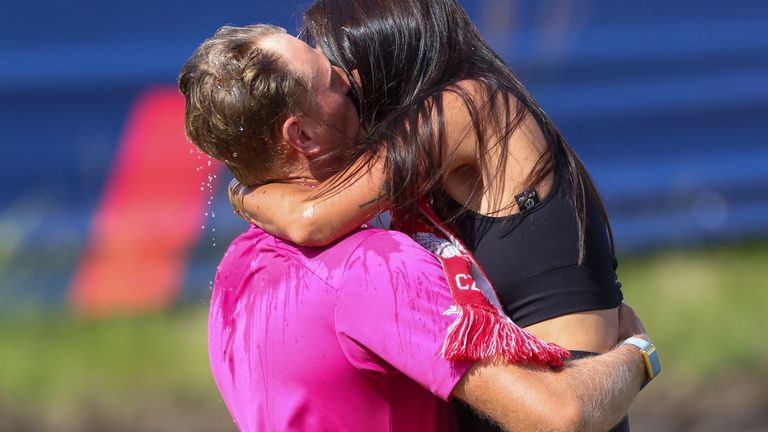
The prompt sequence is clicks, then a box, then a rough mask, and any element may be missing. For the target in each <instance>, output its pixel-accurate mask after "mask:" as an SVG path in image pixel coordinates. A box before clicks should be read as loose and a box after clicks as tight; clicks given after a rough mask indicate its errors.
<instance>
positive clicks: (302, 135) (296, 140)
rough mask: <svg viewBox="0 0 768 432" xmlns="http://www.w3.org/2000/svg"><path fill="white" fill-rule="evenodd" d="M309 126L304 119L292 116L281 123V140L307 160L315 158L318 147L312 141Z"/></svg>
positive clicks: (318, 151)
mask: <svg viewBox="0 0 768 432" xmlns="http://www.w3.org/2000/svg"><path fill="white" fill-rule="evenodd" d="M310 127H311V125H310V124H308V122H307V120H306V119H303V118H300V117H298V116H295V115H292V116H290V117H288V118H287V119H286V120H285V122H284V123H283V139H284V140H285V142H287V143H288V145H290V146H291V147H293V148H294V149H295V150H296V151H298V152H299V153H302V154H303V155H304V156H306V157H307V158H311V157H313V156H317V155H318V154H319V153H320V146H319V145H317V143H316V142H315V140H314V139H312V136H313V134H312V131H311V129H310Z"/></svg>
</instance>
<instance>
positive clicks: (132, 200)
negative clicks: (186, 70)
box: [70, 87, 220, 317]
mask: <svg viewBox="0 0 768 432" xmlns="http://www.w3.org/2000/svg"><path fill="white" fill-rule="evenodd" d="M183 118H184V98H183V97H182V96H181V95H180V94H179V92H178V90H177V89H176V88H174V87H162V88H151V89H148V90H146V91H145V92H143V93H142V94H141V95H140V96H139V97H138V98H137V100H136V102H135V103H134V104H133V106H132V108H131V110H130V113H129V116H128V120H127V123H126V128H125V132H124V134H123V139H122V140H121V143H120V147H119V150H118V153H117V156H116V160H115V161H114V163H113V168H112V170H111V173H110V176H109V178H108V179H107V183H106V185H105V188H104V192H103V197H102V199H101V202H100V204H99V207H98V209H97V210H96V213H95V217H94V220H93V222H92V224H91V232H90V239H89V242H88V246H87V248H86V251H85V253H84V254H83V256H82V257H81V260H80V263H79V265H78V268H77V270H76V272H75V276H74V279H73V282H72V286H71V289H70V300H71V304H72V306H73V308H74V310H75V311H76V313H77V314H79V315H82V316H86V317H100V316H107V315H113V314H124V313H140V312H149V311H154V310H159V309H163V308H166V307H168V306H169V305H171V304H173V303H174V302H175V300H176V298H177V297H178V295H179V292H180V290H181V285H182V282H183V278H184V274H185V267H186V259H187V256H188V253H189V251H190V249H191V247H192V246H194V245H195V244H196V242H197V241H198V240H199V238H200V235H201V234H202V230H201V225H202V224H203V221H204V211H205V203H206V201H207V200H210V198H209V197H210V196H211V195H212V194H213V192H212V190H213V188H214V186H215V185H214V184H213V182H214V181H215V176H213V175H212V174H213V173H214V171H216V170H218V169H219V168H220V165H219V164H210V165H209V164H208V163H207V161H208V160H209V159H208V157H207V156H205V155H202V154H201V153H200V152H198V151H197V150H194V151H191V150H192V149H193V148H194V147H193V146H192V144H190V143H189V141H188V140H187V138H186V136H185V135H184V122H183ZM206 184H208V187H205V188H203V187H201V185H206ZM201 189H204V190H201Z"/></svg>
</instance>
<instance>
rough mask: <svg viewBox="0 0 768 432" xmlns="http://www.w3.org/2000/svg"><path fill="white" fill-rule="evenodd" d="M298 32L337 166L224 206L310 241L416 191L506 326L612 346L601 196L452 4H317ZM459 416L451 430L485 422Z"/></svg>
mask: <svg viewBox="0 0 768 432" xmlns="http://www.w3.org/2000/svg"><path fill="white" fill-rule="evenodd" d="M303 35H304V36H305V37H306V39H308V40H309V41H310V42H314V44H315V45H316V46H317V47H318V49H320V50H321V51H322V52H323V53H324V54H325V55H326V56H327V57H328V58H329V60H330V61H331V63H333V64H335V65H337V66H339V67H340V68H341V69H343V71H344V72H345V74H346V75H347V78H348V79H349V81H350V84H351V88H352V91H351V94H350V96H351V97H353V99H354V100H355V101H356V103H357V105H358V108H359V111H360V119H361V129H362V131H363V134H362V136H361V137H360V139H358V140H356V142H355V143H354V144H352V145H351V146H350V147H348V148H345V149H343V151H342V153H340V154H335V155H330V156H329V158H333V160H338V161H340V165H341V166H337V168H342V172H341V173H340V174H338V175H336V176H334V177H332V178H331V179H330V180H328V181H326V182H324V183H323V184H322V185H320V186H319V187H318V188H316V189H307V188H305V187H302V186H299V185H286V184H268V185H265V186H261V187H259V188H258V189H256V190H255V191H252V192H250V193H248V194H247V195H243V194H241V193H240V192H242V190H243V188H238V187H235V188H234V193H232V194H231V198H232V200H233V204H234V205H235V207H236V208H239V209H240V210H241V212H242V213H245V214H247V218H248V219H250V220H252V221H253V222H254V223H256V224H257V225H259V226H260V227H262V228H263V229H265V230H267V231H270V232H272V233H273V234H275V235H278V236H280V237H284V238H287V239H289V240H291V241H294V242H295V243H299V244H303V245H324V244H328V243H330V242H331V241H333V240H334V239H336V238H339V237H341V236H342V235H344V234H346V233H347V232H349V231H351V230H352V229H354V228H355V227H358V226H359V225H361V224H362V223H364V222H365V221H367V220H368V219H370V218H371V217H372V216H374V215H375V214H377V213H379V212H380V211H382V210H384V209H389V210H391V211H392V214H393V215H394V216H395V218H397V217H398V215H402V214H408V213H410V212H414V211H416V206H417V203H418V201H419V199H421V198H422V197H424V196H426V195H428V196H430V197H431V199H432V203H433V206H434V207H435V209H436V211H437V212H438V214H439V215H440V216H441V217H442V218H443V220H445V221H446V222H447V223H448V225H449V226H450V227H452V228H453V230H454V231H455V232H456V233H457V234H458V235H459V237H460V238H461V239H462V240H463V241H464V243H465V244H466V245H467V246H468V247H469V249H470V250H471V251H472V252H473V253H474V255H475V257H476V258H477V260H478V261H479V262H480V264H481V265H482V266H483V268H484V270H485V272H486V274H487V275H488V277H489V278H490V280H491V282H492V283H493V285H494V287H495V289H496V290H497V292H498V295H499V298H500V299H501V301H502V303H503V306H504V309H505V311H506V313H507V314H508V315H509V316H510V317H511V318H512V319H513V320H514V321H515V322H516V323H517V324H518V325H520V326H525V327H526V328H527V329H528V330H529V331H531V332H532V333H533V334H535V335H536V336H539V337H540V338H542V339H545V340H547V341H551V342H554V343H557V344H559V345H561V346H563V347H565V348H567V349H569V350H571V352H572V353H573V354H574V356H575V357H578V356H580V355H584V353H587V352H602V351H606V350H608V349H610V348H611V347H613V346H614V345H615V344H616V342H617V338H618V315H617V307H618V306H619V304H620V303H621V301H622V295H621V291H620V284H619V283H618V282H617V280H616V273H615V268H616V261H615V258H614V254H613V239H612V235H611V232H610V228H609V224H608V220H607V217H606V214H605V211H604V208H603V205H602V202H601V200H600V197H599V196H598V194H597V192H596V190H595V187H594V185H593V183H592V180H591V179H590V177H589V175H588V173H587V171H586V169H585V168H584V166H583V164H582V163H581V162H580V160H579V158H578V157H577V156H576V154H575V153H574V151H573V150H572V149H571V148H570V147H569V145H568V144H567V143H566V141H565V139H564V138H563V137H562V135H561V134H560V132H559V131H558V130H557V128H556V127H555V125H554V124H553V123H552V121H551V120H550V119H549V118H548V117H547V115H546V114H545V113H544V111H543V110H542V109H541V107H539V105H538V104H537V103H536V101H535V100H534V99H533V97H532V96H531V95H530V94H529V93H528V92H527V90H526V89H525V88H524V87H523V85H522V84H521V83H520V81H519V80H518V79H517V77H516V76H515V74H514V73H513V72H512V71H511V69H510V68H509V67H508V66H507V65H506V64H505V63H504V61H503V60H502V59H501V58H500V57H499V56H498V55H497V54H496V53H495V52H494V51H493V50H492V49H491V48H490V47H489V46H488V45H487V43H486V42H485V41H484V40H483V39H482V37H481V36H480V34H479V32H478V30H477V28H476V27H475V25H474V24H473V23H472V22H471V20H470V19H469V17H468V16H467V14H466V12H465V11H464V10H463V8H462V7H461V6H460V5H459V4H458V2H457V1H454V0H318V1H317V2H315V3H314V4H313V5H312V6H311V7H310V8H309V9H308V10H307V12H306V13H305V16H304V29H303ZM459 414H460V419H461V423H462V428H463V429H465V430H488V429H491V428H493V426H492V425H490V424H487V423H484V421H483V420H481V419H479V418H477V417H475V416H474V415H472V414H471V413H469V412H468V411H467V410H464V409H463V408H461V407H459ZM615 430H628V424H627V422H626V420H625V421H624V422H622V424H620V425H619V426H618V427H617V428H616V429H615Z"/></svg>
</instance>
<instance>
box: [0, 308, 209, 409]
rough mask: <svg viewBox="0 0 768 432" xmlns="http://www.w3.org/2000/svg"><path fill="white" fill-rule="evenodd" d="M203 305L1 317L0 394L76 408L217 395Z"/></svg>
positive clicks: (15, 400)
mask: <svg viewBox="0 0 768 432" xmlns="http://www.w3.org/2000/svg"><path fill="white" fill-rule="evenodd" d="M206 317H207V309H206V308H203V307H196V308H194V309H189V308H184V309H182V310H176V311H172V312H170V313H166V314H157V315H150V316H141V317H132V318H127V317H123V318H115V319H108V320H100V321H85V320H78V319H75V318H73V317H71V316H69V315H65V314H47V315H27V316H23V317H16V318H12V319H10V318H5V319H4V320H3V321H2V322H0V347H1V348H0V401H2V400H5V403H12V404H13V405H14V406H22V407H23V406H27V407H40V406H46V407H57V409H58V410H64V411H76V410H78V409H79V408H80V407H82V406H84V405H87V406H94V407H97V408H99V409H104V410H119V409H122V408H123V407H124V405H125V404H126V402H128V403H132V402H135V403H142V402H143V403H151V401H152V400H155V399H156V400H166V399H172V400H176V401H178V400H187V401H189V402H196V403H207V402H210V403H215V402H217V401H218V394H217V393H216V389H215V385H214V384H213V380H212V379H211V376H210V373H209V370H208V357H207V348H206V338H205V331H206Z"/></svg>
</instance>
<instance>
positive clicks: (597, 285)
mask: <svg viewBox="0 0 768 432" xmlns="http://www.w3.org/2000/svg"><path fill="white" fill-rule="evenodd" d="M564 189H565V187H563V185H560V184H558V183H555V186H554V187H553V189H552V191H551V192H550V193H549V194H548V195H547V196H546V197H545V198H544V199H543V200H542V201H541V202H539V203H537V204H536V205H534V206H533V207H532V208H530V209H528V210H526V211H524V212H522V213H518V214H515V215H512V216H508V217H489V216H483V215H480V214H477V213H474V212H471V211H467V212H464V213H463V214H461V215H459V216H458V217H457V218H456V220H455V222H454V228H455V230H456V231H457V232H458V235H459V236H460V237H461V239H462V240H463V241H464V244H465V245H466V246H467V247H468V248H469V249H470V250H471V251H472V252H473V254H474V255H475V258H477V260H478V262H479V263H480V265H481V266H482V267H483V270H484V271H485V273H486V275H487V276H488V278H489V279H490V280H491V283H492V284H493V286H494V288H495V289H496V291H497V292H498V294H499V299H500V300H501V302H502V304H503V305H504V308H505V310H506V312H507V315H509V316H510V317H511V318H512V320H513V321H515V323H517V324H518V325H519V326H522V327H525V326H529V325H531V324H535V323H538V322H541V321H544V320H547V319H550V318H554V317H557V316H560V315H565V314H569V313H574V312H582V311H587V310H595V309H610V308H614V307H616V306H618V305H619V304H620V303H621V301H622V299H623V297H622V294H621V284H620V283H619V282H618V281H617V277H616V264H617V263H616V258H615V256H614V255H613V252H612V251H611V246H610V240H609V238H608V231H607V229H606V226H605V223H604V222H603V219H602V217H601V215H600V211H599V209H598V207H597V204H596V203H595V201H594V199H593V198H591V196H589V194H587V195H588V196H587V199H586V208H587V212H586V215H587V224H586V235H585V238H584V243H585V252H584V261H583V263H582V264H581V265H579V264H578V259H579V251H578V225H577V223H576V216H575V214H574V211H573V208H572V206H571V203H570V199H569V197H568V194H566V193H564V191H563V190H564Z"/></svg>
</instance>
